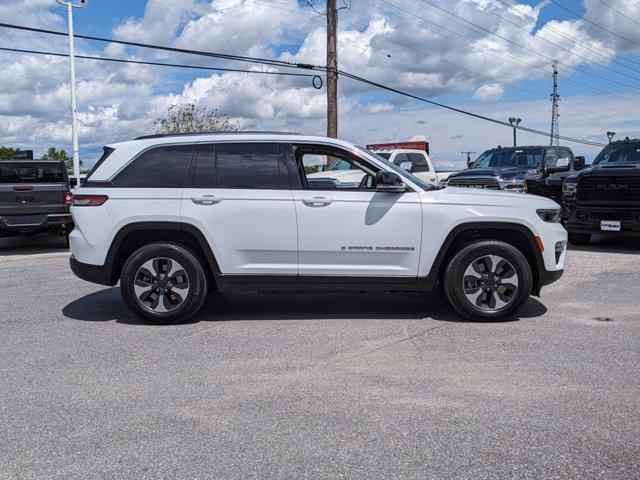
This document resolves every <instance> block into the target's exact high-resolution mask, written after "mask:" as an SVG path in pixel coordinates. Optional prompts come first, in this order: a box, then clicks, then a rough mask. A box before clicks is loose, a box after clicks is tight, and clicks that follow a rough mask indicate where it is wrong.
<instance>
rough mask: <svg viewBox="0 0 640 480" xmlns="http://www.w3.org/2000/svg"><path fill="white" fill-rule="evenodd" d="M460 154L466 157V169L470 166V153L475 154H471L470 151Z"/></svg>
mask: <svg viewBox="0 0 640 480" xmlns="http://www.w3.org/2000/svg"><path fill="white" fill-rule="evenodd" d="M460 153H462V154H463V155H466V156H467V167H468V166H469V165H471V154H472V153H476V152H472V151H470V150H468V151H462V152H460Z"/></svg>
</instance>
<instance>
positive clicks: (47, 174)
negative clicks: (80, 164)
mask: <svg viewBox="0 0 640 480" xmlns="http://www.w3.org/2000/svg"><path fill="white" fill-rule="evenodd" d="M71 198H72V197H71V192H70V189H69V178H68V176H67V169H66V167H65V164H64V162H58V161H45V160H0V236H10V235H29V234H33V233H39V232H52V233H56V234H59V235H63V236H65V237H66V236H67V235H68V233H69V232H70V231H71V230H72V229H73V222H72V219H71V214H70V213H69V206H70V205H71Z"/></svg>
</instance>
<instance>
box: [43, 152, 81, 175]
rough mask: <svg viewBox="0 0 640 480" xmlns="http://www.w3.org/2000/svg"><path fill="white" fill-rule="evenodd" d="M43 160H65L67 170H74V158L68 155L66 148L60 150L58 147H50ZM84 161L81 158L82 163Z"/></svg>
mask: <svg viewBox="0 0 640 480" xmlns="http://www.w3.org/2000/svg"><path fill="white" fill-rule="evenodd" d="M42 159H43V160H57V161H59V162H64V163H65V164H66V165H67V170H73V158H72V157H70V156H69V155H67V151H66V150H65V149H62V150H58V149H56V147H50V148H49V150H47V153H45V154H44V155H43V156H42ZM83 163H84V162H83V161H82V160H80V165H82V164H83Z"/></svg>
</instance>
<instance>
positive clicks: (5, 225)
mask: <svg viewBox="0 0 640 480" xmlns="http://www.w3.org/2000/svg"><path fill="white" fill-rule="evenodd" d="M72 225H73V219H72V218H71V214H69V213H49V214H42V215H3V216H0V232H2V233H5V234H20V233H32V232H48V231H59V232H69V231H71V229H72Z"/></svg>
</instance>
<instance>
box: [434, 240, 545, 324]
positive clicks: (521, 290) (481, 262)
mask: <svg viewBox="0 0 640 480" xmlns="http://www.w3.org/2000/svg"><path fill="white" fill-rule="evenodd" d="M532 284H533V278H532V274H531V267H530V266H529V263H528V262H527V259H526V258H525V257H524V255H523V254H522V253H520V251H519V250H518V249H516V248H515V247H514V246H513V245H510V244H508V243H505V242H500V241H498V240H480V241H477V242H474V243H471V244H470V245H468V246H466V247H465V248H463V249H462V250H460V251H459V252H458V253H456V254H455V255H454V257H453V258H452V259H451V262H450V263H449V265H448V266H447V269H446V271H445V275H444V291H445V293H446V295H447V298H448V299H449V302H450V303H451V305H452V306H453V307H454V308H455V309H456V311H457V312H458V313H459V314H460V315H462V316H463V317H465V318H467V319H469V320H479V321H487V320H501V319H504V318H507V317H509V316H511V315H513V314H514V313H516V312H517V311H518V310H519V309H520V307H522V305H523V303H524V302H525V301H526V300H527V298H528V297H529V295H530V293H531V287H532Z"/></svg>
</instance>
